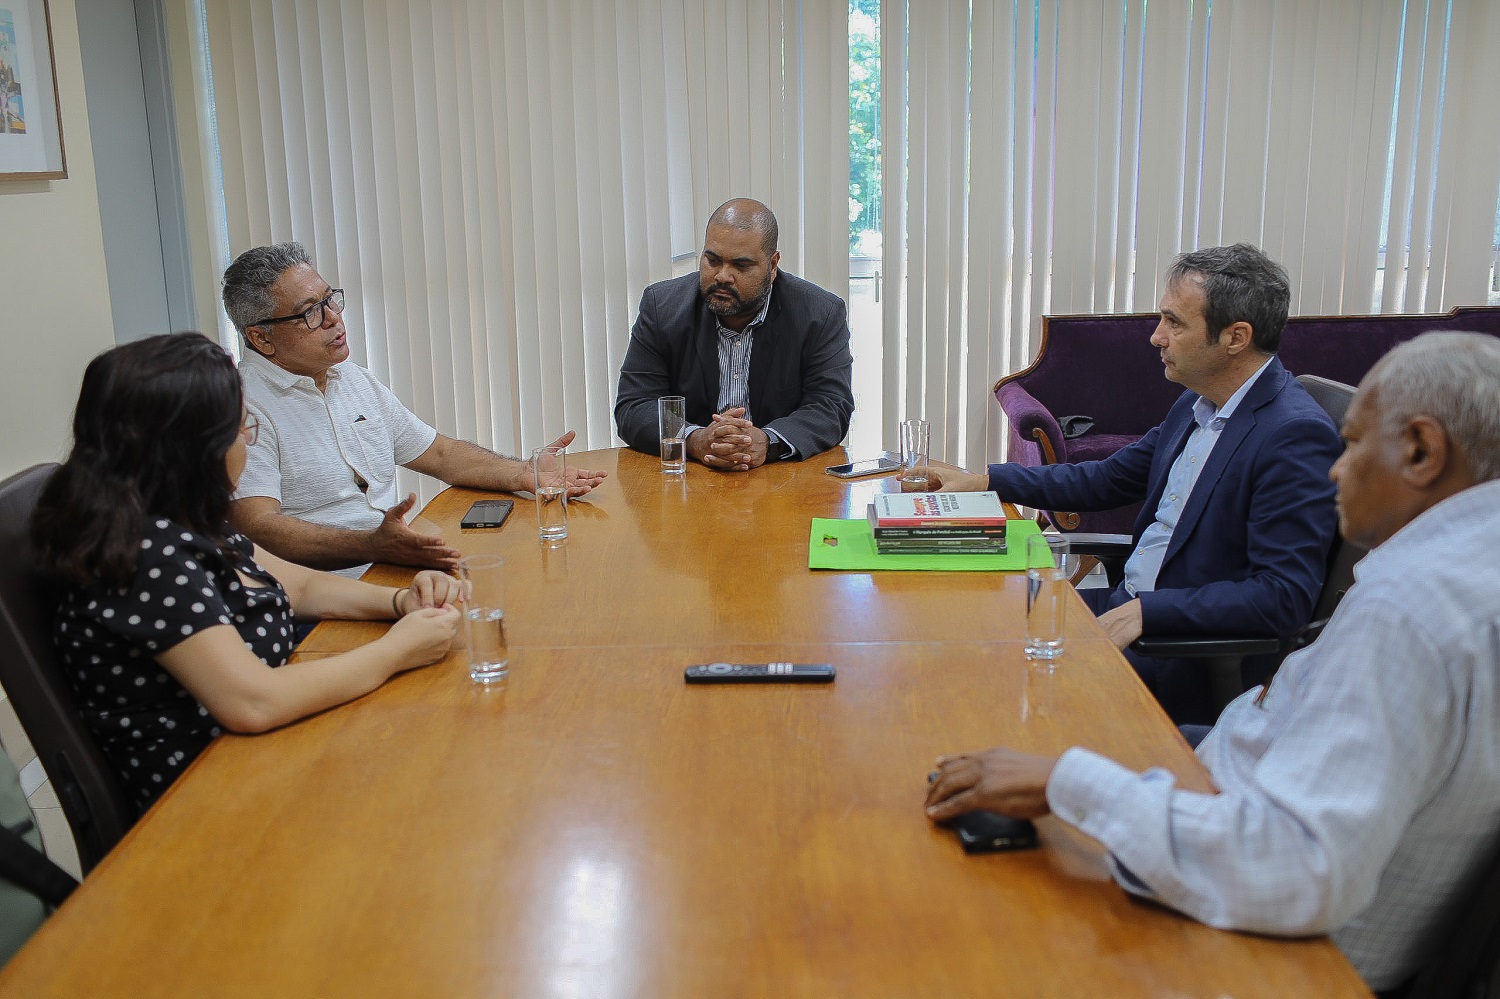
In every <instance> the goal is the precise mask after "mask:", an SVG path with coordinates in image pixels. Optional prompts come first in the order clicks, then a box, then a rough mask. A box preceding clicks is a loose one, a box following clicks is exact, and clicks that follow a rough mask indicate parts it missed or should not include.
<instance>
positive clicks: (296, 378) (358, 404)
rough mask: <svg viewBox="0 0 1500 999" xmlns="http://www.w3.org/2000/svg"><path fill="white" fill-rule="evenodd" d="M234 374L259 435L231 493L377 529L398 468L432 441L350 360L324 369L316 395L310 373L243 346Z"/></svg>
mask: <svg viewBox="0 0 1500 999" xmlns="http://www.w3.org/2000/svg"><path fill="white" fill-rule="evenodd" d="M240 378H241V380H243V382H244V384H245V408H246V409H247V410H249V412H251V413H253V414H254V415H255V416H256V418H257V419H259V420H260V433H259V436H258V438H257V440H256V442H255V446H254V447H251V448H250V449H249V450H248V451H247V453H246V455H245V471H244V473H243V474H242V475H241V476H240V482H239V487H238V489H237V490H236V492H235V494H234V498H235V499H245V498H246V497H250V496H269V497H271V498H272V499H275V500H278V501H279V502H280V503H281V512H282V513H283V514H285V515H287V516H289V517H297V518H299V519H301V520H306V521H308V522H310V523H314V524H322V525H324V526H326V527H342V528H347V529H350V530H370V529H372V528H375V527H377V526H379V524H380V521H381V519H382V518H383V517H384V516H385V511H386V510H387V509H388V508H390V507H392V506H394V505H395V504H396V503H397V502H398V501H399V500H400V499H401V497H400V496H399V495H398V494H397V490H396V466H398V465H405V464H407V463H409V462H412V461H415V460H416V459H417V458H419V457H421V455H422V453H423V452H425V451H426V450H427V449H428V448H429V447H431V446H432V442H433V441H435V440H436V439H437V431H436V430H434V429H433V428H432V427H429V426H428V425H427V424H426V423H423V422H422V421H421V420H420V419H418V418H417V417H416V416H415V415H413V414H412V412H411V411H410V410H409V409H407V408H406V407H405V406H403V405H402V404H401V401H400V400H399V399H397V398H396V396H395V394H394V393H392V392H391V390H390V389H388V388H386V387H385V386H384V385H382V384H381V383H380V381H379V380H378V379H377V378H376V377H375V376H374V375H372V374H370V372H368V371H366V370H365V369H364V368H362V367H360V366H359V365H357V364H355V363H354V362H353V361H344V362H343V363H342V364H335V365H334V366H333V367H331V368H329V369H328V383H327V389H326V391H323V392H320V391H318V386H317V384H316V383H315V382H314V381H313V380H312V379H311V378H309V377H307V376H305V375H297V374H293V373H292V372H290V371H287V370H286V369H285V368H282V367H280V366H278V365H276V364H275V363H273V362H271V361H270V360H267V359H266V358H264V357H262V356H261V355H259V354H257V353H255V352H254V351H251V350H246V351H245V354H244V357H242V358H241V359H240ZM361 483H363V486H362V485H361Z"/></svg>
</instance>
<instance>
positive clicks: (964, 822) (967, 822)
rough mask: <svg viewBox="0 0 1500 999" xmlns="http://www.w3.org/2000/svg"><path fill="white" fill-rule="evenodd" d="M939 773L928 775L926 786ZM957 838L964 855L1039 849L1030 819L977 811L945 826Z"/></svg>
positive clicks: (959, 816)
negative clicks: (1036, 847)
mask: <svg viewBox="0 0 1500 999" xmlns="http://www.w3.org/2000/svg"><path fill="white" fill-rule="evenodd" d="M937 778H938V771H936V770H934V771H933V772H932V773H930V774H928V775H927V783H929V784H931V783H932V782H933V781H935V780H937ZM942 824H943V825H945V826H947V827H948V828H949V829H952V830H953V832H954V833H955V834H956V835H957V836H958V842H959V844H960V845H961V846H963V848H964V853H999V852H1000V851H1002V850H1029V849H1031V848H1032V847H1035V846H1036V826H1035V825H1034V824H1033V823H1032V821H1031V820H1030V819H1013V818H1011V817H1010V816H1008V815H997V814H995V813H994V812H985V811H980V810H978V809H976V810H974V811H972V812H964V813H963V814H962V815H956V816H954V817H953V818H951V819H949V820H948V821H947V822H944V823H942Z"/></svg>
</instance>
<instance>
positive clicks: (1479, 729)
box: [1047, 481, 1500, 989]
mask: <svg viewBox="0 0 1500 999" xmlns="http://www.w3.org/2000/svg"><path fill="white" fill-rule="evenodd" d="M1497 551H1500V481H1495V482H1486V483H1484V484H1482V485H1478V486H1473V487H1471V488H1469V489H1466V490H1464V491H1463V492H1461V493H1459V494H1457V495H1456V496H1452V497H1449V498H1448V499H1446V500H1444V501H1443V502H1441V503H1439V504H1438V505H1437V506H1435V507H1433V508H1432V509H1430V510H1428V511H1426V512H1425V513H1423V514H1421V515H1420V516H1419V517H1417V518H1416V519H1415V520H1413V521H1412V522H1411V523H1409V524H1407V525H1406V526H1405V527H1403V528H1401V530H1399V531H1397V532H1396V533H1395V535H1393V536H1392V537H1391V538H1390V539H1389V540H1388V541H1386V542H1385V543H1384V544H1382V545H1380V546H1379V547H1378V548H1376V549H1374V550H1373V551H1372V552H1370V554H1369V555H1366V556H1365V558H1364V560H1363V561H1362V562H1360V564H1359V565H1358V566H1357V567H1356V568H1355V580H1356V582H1355V584H1354V586H1353V587H1351V588H1350V590H1349V592H1348V595H1347V596H1345V597H1344V601H1343V603H1341V604H1340V605H1339V608H1338V610H1337V611H1336V612H1335V613H1334V615H1333V618H1332V620H1331V621H1329V623H1328V626H1327V627H1326V628H1325V629H1324V631H1323V633H1322V635H1321V636H1320V637H1319V638H1318V640H1317V641H1316V642H1314V643H1313V644H1312V645H1311V646H1309V647H1308V648H1306V649H1304V650H1303V651H1301V652H1296V653H1293V654H1292V655H1291V656H1289V657H1288V658H1287V660H1286V662H1285V663H1284V664H1283V665H1282V667H1281V671H1280V672H1279V673H1278V674H1277V675H1276V677H1275V679H1274V680H1273V681H1272V683H1271V685H1270V687H1269V688H1268V689H1267V690H1266V696H1265V698H1264V699H1263V700H1262V699H1258V695H1257V692H1256V691H1253V690H1252V691H1248V692H1246V693H1244V694H1242V695H1240V697H1239V699H1238V700H1236V701H1234V703H1232V704H1230V705H1229V707H1227V708H1225V709H1224V714H1223V715H1222V716H1221V717H1220V718H1219V723H1218V724H1217V725H1216V726H1215V727H1214V729H1213V731H1212V732H1210V733H1209V734H1208V738H1206V739H1204V740H1203V743H1202V745H1200V746H1199V747H1198V758H1199V759H1200V760H1202V761H1203V765H1204V766H1205V767H1207V768H1208V772H1209V775H1210V776H1212V778H1213V782H1214V785H1215V786H1216V787H1218V789H1219V793H1218V794H1201V793H1198V792H1193V791H1185V790H1182V789H1181V788H1178V787H1176V786H1175V784H1176V781H1175V778H1174V777H1173V775H1172V774H1171V773H1169V772H1168V771H1166V770H1162V769H1159V768H1152V769H1150V770H1147V771H1146V772H1145V773H1134V772H1132V771H1130V770H1128V769H1127V768H1125V767H1122V766H1120V765H1119V764H1118V763H1115V762H1114V761H1112V760H1109V759H1106V758H1105V757H1103V756H1100V755H1099V754H1097V753H1094V752H1090V751H1089V750H1086V749H1081V748H1076V747H1075V748H1073V749H1070V750H1068V751H1067V752H1066V753H1064V754H1063V755H1062V758H1061V759H1060V760H1059V761H1058V763H1057V766H1056V767H1055V768H1054V770H1053V772H1052V777H1051V779H1050V780H1049V781H1048V782H1047V802H1048V804H1049V805H1050V806H1051V808H1052V811H1053V812H1054V813H1055V814H1056V815H1057V816H1058V817H1059V818H1061V819H1062V820H1063V821H1065V822H1068V823H1070V824H1072V825H1074V826H1077V827H1078V828H1079V829H1082V830H1083V831H1084V832H1085V833H1087V834H1088V835H1090V836H1092V837H1094V838H1095V839H1097V840H1099V841H1100V842H1101V843H1103V844H1104V845H1105V846H1106V847H1107V848H1108V849H1109V851H1110V853H1111V855H1112V857H1113V860H1114V874H1115V878H1116V880H1117V881H1118V882H1119V883H1120V884H1121V885H1122V886H1123V887H1125V888H1126V889H1127V890H1129V891H1131V892H1135V893H1136V894H1141V895H1146V896H1149V897H1151V898H1154V899H1156V900H1158V901H1160V902H1163V903H1165V904H1167V905H1170V906H1171V907H1172V908H1174V909H1177V910H1179V911H1181V912H1185V913H1187V914H1188V915H1190V916H1192V917H1193V918H1195V919H1198V920H1201V921H1202V922H1205V923H1207V924H1208V925H1210V926H1218V927H1223V928H1225V929H1239V930H1249V931H1251V932H1255V933H1275V934H1287V935H1302V934H1310V933H1324V932H1331V933H1332V934H1333V939H1334V942H1335V943H1337V944H1338V945H1339V947H1340V949H1342V950H1343V952H1344V953H1345V954H1346V955H1348V957H1349V960H1350V961H1351V962H1352V963H1353V965H1354V967H1355V968H1356V969H1357V970H1358V971H1359V973H1360V974H1361V975H1363V976H1364V979H1365V981H1366V982H1367V983H1369V985H1370V987H1371V988H1374V989H1387V988H1391V987H1393V986H1395V985H1397V984H1399V983H1400V982H1402V981H1403V980H1404V979H1405V978H1406V977H1407V976H1409V975H1410V974H1411V973H1412V972H1414V971H1415V970H1416V969H1417V968H1419V967H1420V966H1421V965H1422V963H1423V962H1424V961H1425V960H1426V959H1427V958H1428V957H1429V956H1430V955H1431V953H1432V952H1433V950H1434V948H1435V947H1436V946H1437V944H1438V943H1439V942H1440V941H1438V940H1435V939H1434V938H1433V936H1432V931H1433V930H1435V929H1436V928H1437V927H1438V926H1439V925H1440V924H1441V920H1442V919H1443V917H1444V916H1445V915H1446V913H1447V908H1446V907H1447V904H1448V903H1449V902H1451V900H1452V899H1453V898H1454V897H1455V896H1456V895H1457V894H1459V893H1461V892H1463V891H1464V890H1465V889H1466V888H1467V887H1469V884H1470V882H1471V881H1472V879H1473V878H1474V877H1475V876H1476V873H1477V872H1478V870H1479V868H1480V865H1481V864H1482V863H1484V862H1485V861H1486V860H1487V858H1488V857H1489V856H1490V855H1491V853H1492V851H1493V849H1494V845H1495V843H1496V841H1497V834H1500V725H1497V724H1496V723H1495V719H1497V718H1500V560H1497V559H1496V557H1495V553H1496V552H1497Z"/></svg>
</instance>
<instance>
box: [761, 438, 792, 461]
mask: <svg viewBox="0 0 1500 999" xmlns="http://www.w3.org/2000/svg"><path fill="white" fill-rule="evenodd" d="M791 454H792V446H791V445H790V444H788V443H787V442H786V441H784V440H782V439H781V438H780V437H777V436H776V435H775V434H770V433H768V434H766V461H781V460H782V459H784V458H789V457H791Z"/></svg>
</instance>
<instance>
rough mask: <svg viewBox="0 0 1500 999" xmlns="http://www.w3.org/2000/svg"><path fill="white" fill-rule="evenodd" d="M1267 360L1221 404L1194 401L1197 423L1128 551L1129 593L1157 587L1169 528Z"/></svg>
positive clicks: (1185, 502) (1126, 575)
mask: <svg viewBox="0 0 1500 999" xmlns="http://www.w3.org/2000/svg"><path fill="white" fill-rule="evenodd" d="M1270 363H1271V359H1270V358H1269V357H1268V358H1266V363H1265V364H1262V365H1261V366H1260V367H1259V368H1257V369H1255V374H1253V375H1251V376H1250V377H1249V378H1247V379H1245V384H1243V385H1241V386H1240V387H1239V388H1238V389H1236V390H1235V393H1234V395H1232V396H1230V397H1229V398H1228V400H1226V401H1225V403H1224V405H1223V407H1222V408H1220V407H1216V406H1215V405H1214V404H1213V403H1212V402H1210V401H1209V400H1208V399H1205V398H1203V397H1202V396H1199V397H1198V401H1197V402H1195V403H1193V422H1194V423H1196V424H1197V426H1195V427H1193V432H1192V433H1191V434H1189V435H1188V440H1187V445H1186V446H1185V447H1184V448H1183V449H1182V453H1181V454H1179V455H1178V456H1177V460H1176V461H1174V462H1172V470H1171V471H1170V472H1168V473H1167V487H1166V489H1165V490H1164V491H1163V492H1162V494H1161V502H1160V503H1158V504H1157V505H1156V520H1155V521H1153V522H1152V524H1151V526H1150V527H1148V528H1146V530H1145V531H1143V532H1142V533H1141V540H1140V543H1139V544H1137V545H1136V546H1135V551H1133V552H1131V553H1130V558H1129V560H1128V561H1126V563H1125V589H1126V590H1127V591H1128V592H1129V593H1130V595H1131V596H1135V595H1136V594H1137V593H1148V592H1150V591H1151V590H1154V589H1156V574H1157V573H1158V572H1160V571H1161V563H1162V560H1163V559H1164V558H1166V556H1167V546H1168V545H1170V544H1171V543H1172V532H1173V531H1175V530H1176V529H1177V522H1178V521H1179V520H1181V519H1182V510H1183V508H1184V507H1185V506H1187V501H1188V497H1189V496H1191V495H1192V493H1193V486H1194V485H1195V484H1196V483H1197V482H1198V476H1199V475H1200V474H1202V472H1203V466H1204V465H1207V464H1208V456H1209V455H1210V454H1212V453H1213V450H1214V445H1215V444H1217V443H1218V442H1219V434H1220V433H1222V432H1223V430H1224V424H1226V423H1228V422H1229V418H1230V417H1231V416H1233V415H1234V411H1235V410H1236V409H1238V408H1239V405H1240V402H1241V401H1242V400H1243V399H1244V398H1245V396H1246V394H1247V393H1249V391H1250V386H1252V385H1254V384H1255V382H1256V380H1257V379H1259V378H1260V376H1261V375H1262V374H1263V373H1264V372H1265V370H1266V368H1267V366H1269V365H1270Z"/></svg>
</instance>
